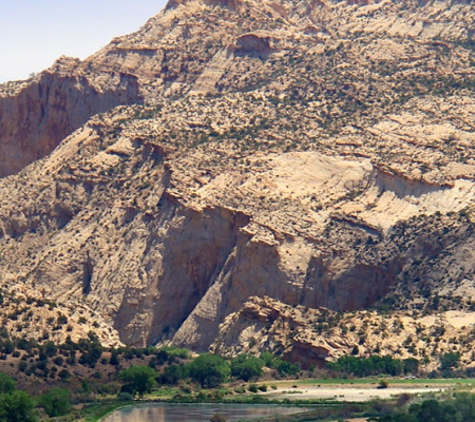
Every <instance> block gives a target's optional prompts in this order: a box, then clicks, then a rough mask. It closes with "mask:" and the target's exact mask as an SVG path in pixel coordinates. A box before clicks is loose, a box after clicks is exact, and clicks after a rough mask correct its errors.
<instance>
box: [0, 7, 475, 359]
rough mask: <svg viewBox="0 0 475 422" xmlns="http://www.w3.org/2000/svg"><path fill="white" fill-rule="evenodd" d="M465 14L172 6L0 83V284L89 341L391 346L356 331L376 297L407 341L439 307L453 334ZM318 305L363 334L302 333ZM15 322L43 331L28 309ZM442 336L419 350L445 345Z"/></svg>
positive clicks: (464, 187) (316, 352)
mask: <svg viewBox="0 0 475 422" xmlns="http://www.w3.org/2000/svg"><path fill="white" fill-rule="evenodd" d="M474 15H475V9H474V7H473V5H472V4H471V3H470V2H466V3H464V2H432V1H429V2H413V1H409V0H407V1H403V2H398V3H392V2H389V1H380V2H365V3H361V2H338V3H336V2H335V3H332V2H317V1H298V2H297V1H295V2H294V1H291V0H282V1H266V0H262V1H253V0H248V1H240V0H234V1H224V0H223V1H211V0H189V1H178V0H172V1H170V2H169V4H168V6H167V7H166V8H165V10H164V11H163V12H162V13H160V14H159V15H157V16H155V17H153V18H152V19H150V20H149V21H148V22H147V23H146V24H145V25H144V26H143V27H142V28H141V29H140V30H139V31H138V32H137V33H135V34H132V35H129V36H125V37H121V38H117V39H114V40H113V41H112V42H111V44H110V45H109V46H107V47H106V48H105V49H103V50H102V51H100V52H98V53H97V54H95V55H94V56H92V57H90V58H89V59H87V60H85V61H84V62H80V61H76V60H72V59H65V58H62V59H60V60H59V61H58V62H57V63H56V64H55V65H54V66H53V67H52V68H50V69H48V70H46V71H45V72H43V73H42V74H40V75H38V76H37V77H36V78H35V79H33V80H30V81H24V82H19V83H9V84H5V85H3V86H1V88H0V150H1V151H2V154H1V155H0V156H1V157H2V158H1V159H2V160H3V161H2V162H1V163H0V171H1V174H2V175H10V176H8V177H4V178H3V179H1V180H0V201H1V207H0V221H1V225H0V233H1V238H0V251H1V254H2V259H1V261H0V267H1V271H2V275H3V277H2V280H3V296H4V297H5V298H12V303H17V302H18V299H15V297H16V296H15V295H14V293H15V292H18V291H20V292H23V294H24V298H28V297H30V298H35V299H34V300H38V298H40V299H42V300H45V299H46V300H49V301H51V303H54V304H56V305H57V306H59V307H60V308H61V312H62V314H65V315H66V314H67V315H68V317H69V319H70V320H71V321H73V322H74V324H72V325H71V330H70V333H71V332H72V333H74V334H76V332H77V333H79V326H80V325H81V324H79V319H80V318H81V317H82V319H81V321H82V322H84V321H86V322H85V323H84V324H83V325H85V326H86V327H87V326H92V324H93V323H94V329H95V330H96V331H97V332H99V333H100V335H101V338H102V341H104V342H105V343H108V342H109V343H114V342H118V341H119V339H120V341H122V342H124V343H127V344H133V345H143V344H154V343H157V342H165V341H170V342H172V343H173V344H177V345H181V346H186V347H190V348H192V349H196V350H206V349H208V348H211V349H213V350H219V351H220V352H222V353H235V352H237V351H242V350H255V349H256V348H258V347H259V348H261V349H262V348H270V349H272V350H274V351H278V352H283V353H287V354H288V355H290V356H292V357H294V358H295V359H297V358H299V356H300V357H301V356H306V357H307V358H308V356H313V358H312V359H313V361H317V362H318V361H319V360H322V359H331V358H334V357H336V356H338V355H339V354H342V353H345V352H348V351H351V350H354V347H355V346H358V350H359V351H360V353H362V354H365V353H373V352H375V351H377V350H379V351H381V350H383V351H391V350H393V349H394V347H395V342H396V343H397V340H395V339H397V337H395V336H394V335H389V332H388V334H387V335H386V336H383V335H379V334H381V333H382V332H383V331H384V330H379V333H378V334H377V335H376V336H374V335H370V334H369V331H370V329H369V328H368V326H369V325H368V324H369V322H368V323H367V325H366V326H365V327H364V329H361V327H360V325H361V322H360V321H361V319H362V317H361V315H362V314H361V312H363V310H364V309H367V308H369V307H376V308H377V309H380V310H384V311H385V312H390V313H391V316H390V317H388V318H389V319H388V321H390V322H388V324H392V321H393V320H394V321H396V320H401V319H403V318H406V319H407V320H405V323H404V324H403V325H404V326H405V327H406V331H404V332H403V334H401V336H406V337H407V336H411V335H413V331H414V333H415V332H416V331H415V330H416V328H415V327H416V326H417V324H418V323H419V318H422V317H427V318H429V317H430V316H431V315H438V318H439V319H441V320H444V321H445V319H446V322H445V323H444V324H446V325H447V327H448V326H449V325H450V327H451V328H450V330H449V329H446V330H444V332H446V333H449V332H450V333H451V336H452V337H453V338H456V337H457V338H458V337H463V336H465V337H464V338H467V335H468V334H467V333H469V332H470V329H471V324H473V322H475V321H472V319H471V316H470V315H471V313H470V312H471V311H472V310H473V307H474V305H473V301H474V300H475V297H474V295H475V290H474V289H473V278H474V271H473V268H474V265H473V263H474V261H475V259H474V257H473V253H472V250H473V247H472V242H473V236H472V231H473V228H474V225H473V222H472V221H474V217H472V212H473V211H472V210H473V204H474V196H475V184H474V180H473V177H474V174H475V162H474V160H473V158H472V149H473V144H474V141H475V135H474V134H473V128H474V126H475V117H474V116H475V114H474V110H475V99H474V93H473V90H474V89H475V83H474V82H475V80H474V67H473V66H474V63H475V59H474V54H473V51H474V45H475V43H474V41H473V40H472V36H473V28H472V26H473V21H474V19H473V18H474ZM114 107H115V108H114ZM98 112H99V113H100V114H96V113H98ZM95 114H96V115H95ZM93 115H95V116H93ZM92 116H93V117H92ZM66 134H67V135H68V136H67V137H65V138H64V136H65V135H66ZM63 138H64V139H63ZM58 145H59V146H58ZM56 146H57V147H56ZM55 147H56V148H55ZM53 148H55V149H54V150H53ZM51 151H52V152H51ZM48 154H49V155H48ZM40 157H43V158H41V159H39V160H37V159H38V158H40ZM34 160H36V161H34ZM28 163H32V164H30V165H29V166H27V167H24V166H25V165H26V164H28ZM23 167H24V168H23ZM21 168H23V169H22V170H21V171H20V172H18V173H17V174H12V173H15V172H17V171H18V170H19V169H21ZM259 298H260V299H259ZM13 299H15V300H16V302H15V300H13ZM24 300H25V301H26V302H28V300H27V299H24ZM30 302H32V299H30ZM291 309H294V310H295V312H297V310H298V314H299V315H298V318H297V314H296V315H294V316H293V317H290V316H286V317H284V316H282V315H287V314H288V315H290V314H291V313H292V312H293V311H292V310H291ZM322 309H328V311H323V310H322ZM79 310H82V314H81V316H80V315H79ZM455 311H457V312H460V313H461V314H463V315H466V318H468V319H467V320H466V324H464V325H463V326H461V325H460V324H458V325H457V324H456V323H454V322H453V319H454V317H453V315H452V314H450V313H449V314H447V312H455ZM328 312H330V313H331V312H339V313H340V314H338V315H339V317H338V318H339V321H340V322H341V321H344V324H343V325H342V327H349V326H354V327H355V329H354V330H353V331H355V330H356V331H362V332H363V333H365V332H366V331H367V332H368V334H367V335H365V336H363V340H361V338H362V334H359V335H358V336H356V335H355V334H354V333H353V331H351V330H349V329H348V328H346V329H344V328H343V329H340V328H339V329H337V326H336V325H335V324H333V325H332V324H327V321H326V320H325V321H323V320H322V321H323V322H325V324H326V325H325V324H324V323H323V322H322V321H320V323H319V324H320V325H319V326H318V328H315V326H314V324H315V321H318V318H320V316H321V315H322V313H323V314H325V315H327V313H328ZM10 313H11V312H10ZM9 315H10V314H8V313H6V312H4V322H6V323H8V324H9V327H10V328H11V330H16V332H17V333H23V334H25V335H30V336H36V337H40V336H41V335H42V333H43V330H44V326H45V325H44V324H45V322H44V320H43V319H41V320H38V321H36V322H31V323H30V324H28V325H27V326H26V324H21V327H18V325H19V324H20V323H19V322H15V320H13V321H11V320H10V319H9ZM332 315H333V314H332ZM342 315H343V317H342ZM365 315H366V314H365ZM368 315H373V314H371V313H370V314H368ZM327 317H328V315H327V316H326V317H325V318H327ZM342 318H343V319H342ZM365 318H366V317H365ZM367 318H368V321H370V320H371V321H373V322H374V321H376V322H374V323H375V324H377V325H378V326H379V325H380V324H381V321H382V319H381V318H380V317H377V316H374V315H373V316H372V317H369V316H368V317H367ZM378 318H379V319H378ZM444 318H445V319H444ZM289 321H290V322H289ZM427 321H428V322H427V327H430V325H431V324H433V321H432V320H431V319H430V318H429V319H428V320H427ZM431 321H432V322H431ZM76 322H78V324H76ZM451 324H452V325H451ZM454 324H455V325H454ZM338 327H339V326H338ZM407 327H412V328H407ZM296 330H297V331H296ZM427 330H429V328H427ZM420 333H421V331H420V329H419V331H418V334H420ZM57 335H58V336H61V332H58V333H57ZM64 335H66V333H64ZM77 335H79V334H77ZM398 335H399V334H398ZM426 337H427V336H426ZM452 337H451V338H452ZM420 341H422V340H420ZM470 341H471V340H470ZM470 341H469V340H467V341H466V343H467V342H468V343H467V344H470ZM441 342H442V343H443V341H442V340H441ZM442 343H440V344H439V346H438V347H436V348H435V349H434V351H433V353H432V355H431V356H429V357H427V359H428V360H431V359H432V360H436V358H437V356H438V354H440V353H443V352H444V351H446V350H452V349H451V348H453V347H455V348H456V350H459V349H457V347H458V346H456V345H454V344H453V342H450V341H448V340H447V341H446V343H444V344H445V345H443V346H441V344H442ZM459 343H460V342H459ZM459 343H457V344H459ZM411 344H413V342H412V343H410V344H409V343H408V345H411ZM424 344H425V343H418V344H417V345H415V346H414V347H411V348H410V350H409V352H410V353H412V354H413V355H415V356H417V357H425V356H426V349H427V347H425V346H427V344H425V346H423V345H424ZM460 344H465V343H463V342H462V343H460ZM392 348H393V349H392ZM460 351H461V352H463V353H468V349H467V351H465V349H463V350H462V346H460ZM409 352H408V353H409ZM401 353H402V352H401ZM404 353H405V352H404ZM312 359H310V360H312Z"/></svg>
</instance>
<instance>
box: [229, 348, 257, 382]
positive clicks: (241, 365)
mask: <svg viewBox="0 0 475 422" xmlns="http://www.w3.org/2000/svg"><path fill="white" fill-rule="evenodd" d="M263 366H264V361H263V360H262V359H259V358H256V357H253V356H247V355H245V354H242V355H239V356H238V357H237V358H235V359H233V360H232V361H231V375H232V376H233V377H236V378H240V379H242V380H243V381H246V382H248V381H250V380H254V379H257V378H259V377H260V376H261V375H262V367H263Z"/></svg>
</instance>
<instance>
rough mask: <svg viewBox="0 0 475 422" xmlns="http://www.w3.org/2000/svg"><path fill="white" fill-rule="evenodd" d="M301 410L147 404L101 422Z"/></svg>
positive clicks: (201, 421)
mask: <svg viewBox="0 0 475 422" xmlns="http://www.w3.org/2000/svg"><path fill="white" fill-rule="evenodd" d="M305 410H306V409H303V408H295V407H294V408H292V407H282V406H278V405H276V406H272V405H257V404H256V405H248V404H242V405H239V404H229V405H228V404H187V405H183V404H180V405H174V404H163V403H161V404H147V405H141V406H140V405H139V406H133V407H126V408H124V409H120V410H117V411H115V412H114V413H112V414H111V415H109V416H108V417H106V418H105V419H103V422H209V420H210V419H211V417H212V416H213V415H215V414H218V413H219V414H220V415H223V416H224V417H225V418H226V420H228V421H237V420H242V419H252V418H258V417H264V416H274V415H291V414H293V413H300V412H304V411H305Z"/></svg>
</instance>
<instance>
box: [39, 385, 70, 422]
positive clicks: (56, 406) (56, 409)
mask: <svg viewBox="0 0 475 422" xmlns="http://www.w3.org/2000/svg"><path fill="white" fill-rule="evenodd" d="M38 404H39V406H40V407H42V408H43V409H44V410H45V412H46V414H47V415H48V416H50V417H55V416H63V415H66V414H67V413H69V411H70V410H71V408H72V405H71V395H70V394H69V391H68V390H66V389H65V388H59V387H54V388H52V389H51V390H49V391H48V392H47V393H46V394H43V395H42V396H40V398H39V400H38Z"/></svg>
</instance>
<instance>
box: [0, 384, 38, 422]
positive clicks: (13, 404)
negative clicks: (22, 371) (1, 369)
mask: <svg viewBox="0 0 475 422" xmlns="http://www.w3.org/2000/svg"><path fill="white" fill-rule="evenodd" d="M34 407H35V405H34V402H33V400H32V399H31V397H30V396H29V395H28V394H27V393H25V392H24V391H13V392H12V393H7V394H1V395H0V421H2V422H36V421H37V415H36V412H35V409H34Z"/></svg>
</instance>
